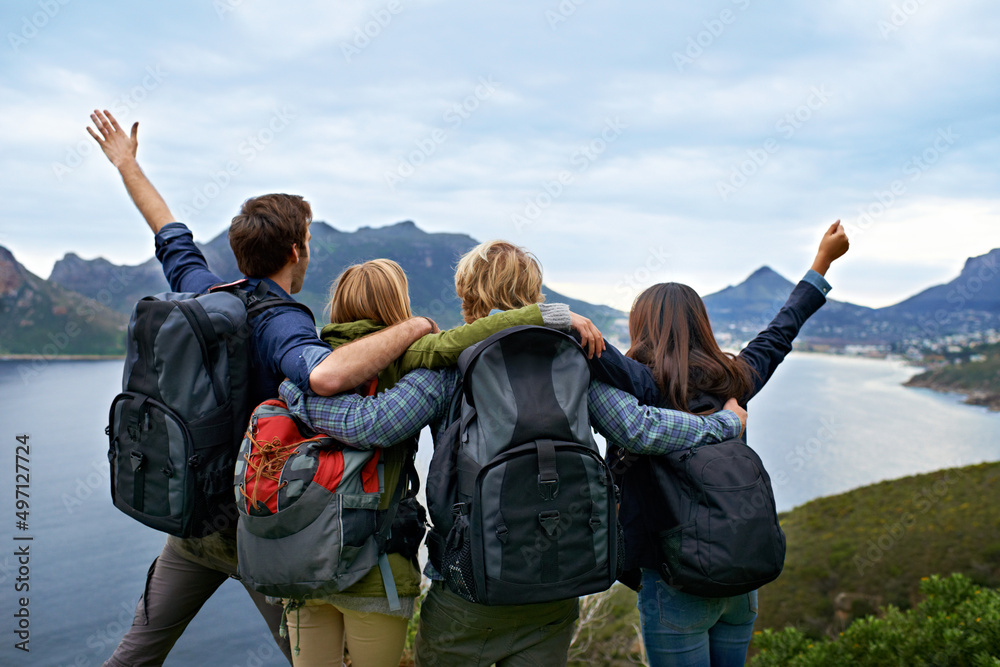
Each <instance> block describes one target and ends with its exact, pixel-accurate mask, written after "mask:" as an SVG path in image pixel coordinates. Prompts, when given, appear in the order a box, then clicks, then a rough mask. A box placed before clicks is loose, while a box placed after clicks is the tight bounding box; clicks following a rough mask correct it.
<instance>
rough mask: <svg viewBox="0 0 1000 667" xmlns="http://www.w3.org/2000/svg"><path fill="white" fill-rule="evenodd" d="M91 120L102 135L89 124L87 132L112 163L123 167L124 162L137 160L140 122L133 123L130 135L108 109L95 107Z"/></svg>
mask: <svg viewBox="0 0 1000 667" xmlns="http://www.w3.org/2000/svg"><path fill="white" fill-rule="evenodd" d="M90 120H92V121H93V122H94V126H95V127H96V128H97V132H100V136H98V134H97V132H94V130H93V128H91V127H90V126H89V125H88V126H87V132H89V133H90V136H92V137H93V138H94V140H95V141H97V145H98V146H100V147H101V150H102V151H104V154H105V155H106V156H107V158H108V159H109V160H111V164H113V165H114V166H115V167H117V168H119V169H121V167H122V165H123V164H124V163H126V162H128V161H129V160H135V152H136V149H137V148H138V147H139V140H138V134H139V123H133V124H132V133H131V136H129V135H126V134H125V131H124V130H122V128H121V127H120V126H119V125H118V121H117V120H115V117H114V116H112V115H111V112H110V111H108V110H104V111H99V110H97V109H94V113H92V114H90Z"/></svg>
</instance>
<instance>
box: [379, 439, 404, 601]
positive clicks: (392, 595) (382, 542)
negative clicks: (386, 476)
mask: <svg viewBox="0 0 1000 667" xmlns="http://www.w3.org/2000/svg"><path fill="white" fill-rule="evenodd" d="M408 446H409V445H397V447H408ZM410 458H412V457H410ZM412 468H413V464H412V462H411V463H410V464H409V465H404V466H403V469H402V471H401V472H400V475H399V480H397V482H396V488H395V489H393V490H392V498H391V499H390V500H389V508H388V509H387V510H386V511H385V514H383V515H382V520H381V523H380V524H379V527H378V530H377V531H376V533H375V542H376V543H377V544H378V569H379V572H380V573H381V574H382V584H383V585H384V586H385V596H386V598H387V599H388V601H389V610H390V611H399V610H400V609H401V608H402V605H401V604H400V602H399V594H398V593H397V592H396V581H395V579H393V576H392V569H391V568H390V567H389V556H388V554H386V551H385V548H386V544H387V543H388V542H389V531H390V530H392V522H393V520H395V518H396V510H397V509H399V501H401V500H402V499H403V492H404V489H406V488H407V486H408V485H409V478H410V470H411V469H412ZM380 472H381V471H380Z"/></svg>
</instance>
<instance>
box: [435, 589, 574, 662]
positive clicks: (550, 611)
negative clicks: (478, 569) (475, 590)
mask: <svg viewBox="0 0 1000 667" xmlns="http://www.w3.org/2000/svg"><path fill="white" fill-rule="evenodd" d="M579 615H580V607H579V604H578V603H577V600H576V598H572V599H570V600H559V601H557V602H545V603H542V604H526V605H512V606H498V607H487V606H485V605H480V604H474V603H472V602H469V601H467V600H465V599H464V598H462V597H459V596H458V595H455V594H454V593H452V592H451V591H450V590H448V587H447V586H446V585H445V584H444V583H443V582H440V581H435V582H434V583H432V584H431V588H430V590H429V591H428V592H427V597H426V598H425V599H424V601H423V604H421V605H420V627H419V629H418V630H417V641H416V663H417V667H488V666H489V665H493V664H496V666H497V667H560V665H565V664H566V653H567V651H569V644H570V642H571V641H572V639H573V629H574V625H575V622H576V619H577V618H578V617H579Z"/></svg>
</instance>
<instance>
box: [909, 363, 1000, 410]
mask: <svg viewBox="0 0 1000 667" xmlns="http://www.w3.org/2000/svg"><path fill="white" fill-rule="evenodd" d="M931 373H932V372H931V371H927V372H924V373H919V374H917V375H914V376H913V377H912V378H910V379H909V380H907V381H906V382H904V383H903V386H904V387H915V388H918V389H930V390H931V391H936V392H938V393H939V394H960V395H962V396H965V399H964V400H963V401H962V402H963V403H965V404H966V405H974V406H978V407H983V408H986V409H987V410H989V411H990V412H1000V394H996V393H993V392H989V391H985V390H982V389H972V388H969V387H963V386H961V385H958V384H951V383H947V382H938V381H935V380H934V379H933V377H932V376H931ZM928 376H931V377H928Z"/></svg>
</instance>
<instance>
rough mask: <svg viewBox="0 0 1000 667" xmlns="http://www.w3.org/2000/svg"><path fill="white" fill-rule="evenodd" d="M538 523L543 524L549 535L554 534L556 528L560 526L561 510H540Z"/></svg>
mask: <svg viewBox="0 0 1000 667" xmlns="http://www.w3.org/2000/svg"><path fill="white" fill-rule="evenodd" d="M538 523H540V524H542V528H544V529H545V532H546V533H548V536H549V537H552V536H554V535H555V534H556V529H557V528H558V527H559V510H548V511H545V512H539V514H538Z"/></svg>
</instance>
